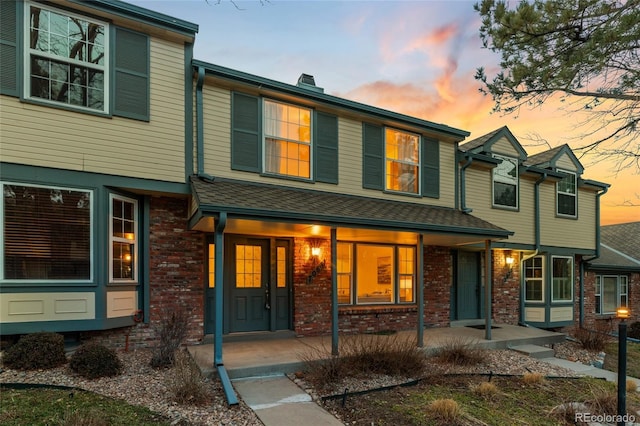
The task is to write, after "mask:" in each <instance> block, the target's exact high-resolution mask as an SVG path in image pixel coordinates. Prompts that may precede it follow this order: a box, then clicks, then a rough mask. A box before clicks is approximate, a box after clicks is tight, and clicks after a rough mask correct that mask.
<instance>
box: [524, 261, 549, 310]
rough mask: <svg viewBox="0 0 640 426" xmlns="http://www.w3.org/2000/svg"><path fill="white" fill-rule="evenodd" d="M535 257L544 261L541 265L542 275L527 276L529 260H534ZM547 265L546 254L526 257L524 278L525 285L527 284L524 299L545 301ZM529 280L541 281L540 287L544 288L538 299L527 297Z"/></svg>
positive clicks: (534, 301) (537, 301) (526, 300)
mask: <svg viewBox="0 0 640 426" xmlns="http://www.w3.org/2000/svg"><path fill="white" fill-rule="evenodd" d="M534 259H540V260H541V261H542V264H541V266H540V268H541V276H540V277H539V278H538V277H533V278H527V262H528V261H529V260H531V261H533V260H534ZM545 266H546V259H545V256H534V257H532V258H529V259H526V260H524V261H523V262H522V271H523V273H522V276H523V280H524V285H525V289H524V301H525V302H532V303H543V302H544V300H545V299H544V297H545V287H546V286H545V285H544V283H545V281H546V280H545ZM527 281H536V282H539V283H540V287H541V289H542V292H541V297H540V299H539V300H537V299H527Z"/></svg>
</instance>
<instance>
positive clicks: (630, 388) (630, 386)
mask: <svg viewBox="0 0 640 426" xmlns="http://www.w3.org/2000/svg"><path fill="white" fill-rule="evenodd" d="M625 389H626V390H627V392H630V393H631V392H637V391H638V384H637V383H636V382H635V381H633V380H627V384H626V385H625Z"/></svg>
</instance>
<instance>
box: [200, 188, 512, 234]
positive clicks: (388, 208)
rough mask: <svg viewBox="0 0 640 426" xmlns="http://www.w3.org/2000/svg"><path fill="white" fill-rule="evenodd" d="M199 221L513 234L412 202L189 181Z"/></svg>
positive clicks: (460, 214)
mask: <svg viewBox="0 0 640 426" xmlns="http://www.w3.org/2000/svg"><path fill="white" fill-rule="evenodd" d="M191 185H192V189H193V193H194V195H195V197H196V199H197V202H198V208H199V209H200V211H201V213H202V214H203V215H211V214H216V213H218V212H226V213H227V214H228V215H235V216H243V217H251V218H263V219H271V220H273V219H277V220H282V221H288V222H292V221H308V222H316V223H324V224H328V225H335V226H351V227H357V226H367V227H371V226H375V227H377V228H380V229H386V230H398V231H410V232H430V231H432V232H440V233H442V232H447V233H455V234H473V235H479V236H483V237H487V238H506V237H508V236H509V235H511V234H512V232H511V231H507V230H505V229H503V228H501V227H499V226H496V225H494V224H492V223H489V222H487V221H484V220H482V219H479V218H477V217H475V216H472V215H469V214H465V213H463V212H461V211H460V210H456V209H452V208H446V207H435V206H429V205H425V204H419V203H415V202H405V201H395V200H383V199H377V198H370V197H362V196H354V195H345V194H338V193H330V192H324V191H316V190H309V189H299V188H291V187H285V186H279V185H270V184H264V183H255V182H245V181H239V180H232V179H223V178H213V179H203V178H198V177H192V178H191Z"/></svg>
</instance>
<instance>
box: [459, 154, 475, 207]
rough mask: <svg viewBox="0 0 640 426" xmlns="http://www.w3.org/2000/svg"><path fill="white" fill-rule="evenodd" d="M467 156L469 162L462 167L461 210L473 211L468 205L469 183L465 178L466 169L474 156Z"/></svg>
mask: <svg viewBox="0 0 640 426" xmlns="http://www.w3.org/2000/svg"><path fill="white" fill-rule="evenodd" d="M465 158H466V159H467V162H466V163H464V164H463V165H462V167H461V168H460V204H461V205H460V210H462V213H471V212H472V211H473V209H470V208H468V207H467V194H466V193H467V189H466V186H467V185H466V178H465V176H466V174H465V172H464V171H465V170H466V168H467V167H469V166H470V165H471V163H472V162H473V158H472V157H471V156H466V157H465Z"/></svg>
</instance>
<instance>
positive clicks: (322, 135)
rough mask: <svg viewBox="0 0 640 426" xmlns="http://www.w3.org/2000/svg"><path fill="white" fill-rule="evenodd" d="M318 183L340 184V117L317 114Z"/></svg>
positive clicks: (316, 170) (315, 156) (316, 169)
mask: <svg viewBox="0 0 640 426" xmlns="http://www.w3.org/2000/svg"><path fill="white" fill-rule="evenodd" d="M315 130H316V136H315V154H314V158H315V160H316V162H315V174H316V176H315V177H316V182H325V183H333V184H337V183H338V117H336V116H335V115H331V114H326V113H323V112H316V117H315Z"/></svg>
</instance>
